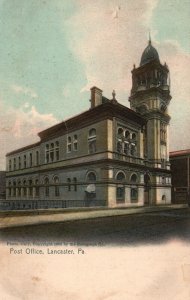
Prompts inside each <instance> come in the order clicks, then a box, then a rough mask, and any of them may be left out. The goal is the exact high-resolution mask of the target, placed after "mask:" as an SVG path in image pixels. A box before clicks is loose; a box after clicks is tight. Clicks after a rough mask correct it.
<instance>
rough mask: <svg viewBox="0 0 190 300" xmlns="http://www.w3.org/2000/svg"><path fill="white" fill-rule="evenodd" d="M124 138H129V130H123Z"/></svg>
mask: <svg viewBox="0 0 190 300" xmlns="http://www.w3.org/2000/svg"><path fill="white" fill-rule="evenodd" d="M125 138H126V139H129V138H130V132H129V130H126V131H125Z"/></svg>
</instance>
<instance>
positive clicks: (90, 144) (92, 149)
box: [88, 140, 96, 154]
mask: <svg viewBox="0 0 190 300" xmlns="http://www.w3.org/2000/svg"><path fill="white" fill-rule="evenodd" d="M88 148H89V153H90V154H92V153H95V152H96V140H92V141H89V142H88Z"/></svg>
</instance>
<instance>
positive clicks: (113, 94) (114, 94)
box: [112, 90, 116, 100]
mask: <svg viewBox="0 0 190 300" xmlns="http://www.w3.org/2000/svg"><path fill="white" fill-rule="evenodd" d="M112 96H113V98H112V100H116V99H115V96H116V92H115V90H113V92H112Z"/></svg>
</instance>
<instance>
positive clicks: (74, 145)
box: [73, 134, 78, 151]
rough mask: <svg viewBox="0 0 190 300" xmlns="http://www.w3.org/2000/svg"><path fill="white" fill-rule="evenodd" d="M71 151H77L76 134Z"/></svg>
mask: <svg viewBox="0 0 190 300" xmlns="http://www.w3.org/2000/svg"><path fill="white" fill-rule="evenodd" d="M73 150H74V151H77V150H78V137H77V135H76V134H75V135H74V139H73Z"/></svg>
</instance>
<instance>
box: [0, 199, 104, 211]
mask: <svg viewBox="0 0 190 300" xmlns="http://www.w3.org/2000/svg"><path fill="white" fill-rule="evenodd" d="M101 206H106V201H105V200H96V199H87V200H3V201H0V210H31V209H51V208H82V207H101Z"/></svg>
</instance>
